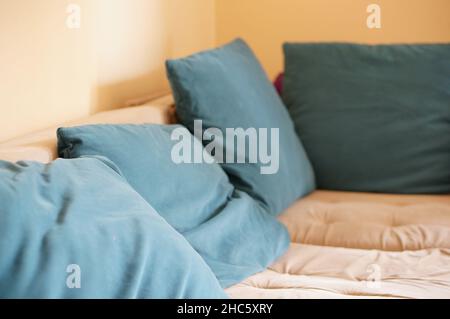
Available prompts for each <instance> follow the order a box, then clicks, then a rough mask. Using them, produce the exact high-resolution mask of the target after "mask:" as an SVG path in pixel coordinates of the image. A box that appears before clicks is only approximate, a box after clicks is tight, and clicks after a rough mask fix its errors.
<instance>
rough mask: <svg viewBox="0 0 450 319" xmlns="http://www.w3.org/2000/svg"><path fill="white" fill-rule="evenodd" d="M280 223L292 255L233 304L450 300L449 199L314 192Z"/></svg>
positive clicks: (249, 283)
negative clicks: (289, 300)
mask: <svg viewBox="0 0 450 319" xmlns="http://www.w3.org/2000/svg"><path fill="white" fill-rule="evenodd" d="M280 221H281V222H283V223H284V224H285V225H286V227H287V228H288V230H289V233H290V235H291V241H292V243H291V245H290V248H289V250H288V252H287V253H286V254H285V255H283V257H281V258H280V259H279V260H278V261H277V262H276V263H275V264H274V265H272V266H271V267H269V268H268V269H267V270H266V271H264V272H262V273H259V274H256V275H255V276H252V277H250V278H248V279H246V280H245V281H243V282H241V283H240V284H238V285H235V286H233V287H231V288H229V289H228V290H227V293H228V294H229V295H230V296H231V297H232V298H268V299H271V298H450V195H444V196H428V195H426V196H417V195H385V194H366V193H351V192H329V191H317V192H315V193H313V194H312V195H310V196H309V197H306V198H304V199H302V200H299V201H298V202H296V203H295V204H294V205H293V206H292V207H291V208H290V209H288V210H287V211H286V212H285V213H284V214H283V215H282V216H280Z"/></svg>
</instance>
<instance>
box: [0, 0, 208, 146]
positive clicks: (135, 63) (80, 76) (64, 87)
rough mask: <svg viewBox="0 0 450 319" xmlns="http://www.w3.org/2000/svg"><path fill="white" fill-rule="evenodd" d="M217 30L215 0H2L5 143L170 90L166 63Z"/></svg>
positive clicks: (0, 129)
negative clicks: (72, 16)
mask: <svg viewBox="0 0 450 319" xmlns="http://www.w3.org/2000/svg"><path fill="white" fill-rule="evenodd" d="M71 3H74V4H78V5H79V6H80V7H81V10H82V11H81V28H80V29H69V28H67V27H66V19H67V16H68V15H67V13H66V8H67V5H68V4H71ZM214 29H215V24H214V1H212V0H189V1H186V0H32V1H30V0H0V83H1V85H0V103H1V104H0V141H2V140H7V139H9V138H12V137H15V136H18V135H21V134H24V133H28V132H32V131H35V130H38V129H41V128H46V127H49V126H53V125H57V124H59V123H61V122H64V121H68V120H73V119H76V118H79V117H82V116H85V115H88V114H91V113H94V112H97V111H100V110H106V109H111V108H117V107H120V106H122V105H123V104H124V102H125V101H126V100H128V99H132V98H136V97H139V96H143V95H155V96H156V95H160V94H162V93H165V92H168V90H169V86H168V83H167V80H166V76H165V70H164V61H165V59H167V58H171V57H177V56H180V55H186V54H190V53H193V52H195V51H198V50H202V49H206V48H210V47H212V46H213V45H214V43H215V40H214V34H215V31H214Z"/></svg>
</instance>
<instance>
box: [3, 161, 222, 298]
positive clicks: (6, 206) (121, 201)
mask: <svg viewBox="0 0 450 319" xmlns="http://www.w3.org/2000/svg"><path fill="white" fill-rule="evenodd" d="M0 203H1V206H0V252H1V258H0V298H182V299H185V298H195V299H197V298H226V295H225V293H224V291H223V290H222V288H221V287H220V285H219V283H218V281H217V279H216V278H215V276H214V274H213V273H212V272H211V270H210V268H209V267H208V266H207V265H206V264H205V262H204V261H203V260H202V258H201V257H200V256H199V255H198V254H197V253H196V252H195V251H194V250H193V249H192V247H191V246H190V245H189V244H188V243H187V242H186V240H185V239H184V238H183V237H182V236H181V235H180V234H178V233H177V232H176V231H175V230H174V229H173V228H172V227H171V226H170V225H168V224H167V223H166V222H165V221H164V220H163V219H162V218H161V217H160V216H159V215H158V214H157V213H156V212H155V211H154V209H153V208H152V207H151V206H150V205H149V204H148V203H147V202H146V201H145V200H144V199H142V197H141V196H140V195H139V194H137V193H136V192H135V191H134V190H133V189H132V188H131V187H130V186H129V185H128V184H127V183H126V181H125V180H124V179H123V177H121V176H120V175H119V173H118V171H117V169H116V168H115V165H114V164H112V163H111V162H110V161H107V160H106V159H97V158H82V159H76V160H57V161H55V162H53V163H51V164H48V165H44V164H38V163H32V162H19V163H17V164H12V163H8V162H4V161H0ZM78 279H80V280H79V281H78ZM78 284H79V286H78Z"/></svg>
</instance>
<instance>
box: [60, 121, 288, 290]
mask: <svg viewBox="0 0 450 319" xmlns="http://www.w3.org/2000/svg"><path fill="white" fill-rule="evenodd" d="M180 132H181V134H182V135H184V136H186V138H187V141H189V143H190V145H191V147H192V148H191V149H189V150H188V151H189V152H190V151H191V150H192V149H198V148H199V149H200V150H201V151H204V150H203V146H202V145H201V143H200V142H199V141H198V140H197V139H194V137H193V136H192V135H191V134H190V133H189V131H188V130H187V129H186V128H184V127H182V126H180V125H173V126H165V125H93V126H83V127H75V128H61V129H59V130H58V146H59V154H60V156H63V157H66V158H76V157H80V156H83V155H97V156H105V157H107V158H109V159H110V160H112V161H113V162H114V163H115V164H116V165H117V166H118V167H119V169H120V171H121V172H122V173H123V175H124V176H125V178H126V179H127V180H128V182H129V183H130V184H131V185H132V186H133V187H134V188H135V189H136V190H137V192H138V193H140V194H141V195H142V196H143V197H144V198H145V199H146V200H147V201H148V202H149V203H150V204H151V205H152V206H153V207H155V209H156V210H157V211H158V213H160V214H161V216H163V217H164V218H165V219H166V220H167V221H168V223H169V224H171V225H172V226H173V227H174V228H175V229H176V230H178V231H179V232H181V233H182V234H183V235H184V236H185V238H186V239H187V240H188V241H189V242H190V243H191V245H192V246H193V247H194V248H195V249H196V250H197V251H198V252H199V253H200V255H201V256H202V257H203V258H204V259H205V260H206V262H207V263H208V264H209V265H210V266H211V268H212V270H213V271H214V273H215V274H216V276H217V277H218V278H219V280H220V282H221V284H222V286H224V287H228V286H230V285H232V284H235V283H238V282H239V281H241V280H243V279H245V278H246V277H248V276H250V275H252V274H254V273H257V272H259V271H261V270H263V269H264V268H265V267H267V266H268V265H270V264H271V263H272V262H273V261H274V260H275V259H276V258H278V257H279V256H280V255H281V254H282V253H284V252H285V250H286V249H287V247H288V245H289V236H288V234H287V231H286V229H285V228H284V227H283V226H282V225H281V224H280V223H279V222H278V221H277V220H276V219H275V218H274V217H273V216H272V215H271V214H269V213H268V212H267V210H266V208H265V207H264V206H263V205H261V204H260V203H259V202H257V201H254V200H253V199H252V198H251V197H249V196H248V195H247V194H245V193H243V192H241V191H239V190H235V189H234V187H233V185H232V184H231V183H230V182H229V180H228V177H227V175H226V174H225V172H224V171H223V170H222V169H221V167H220V166H219V165H218V164H216V163H212V164H207V163H201V164H190V163H181V164H177V161H174V159H173V157H172V155H173V154H172V153H173V151H174V150H176V146H177V145H179V142H180V141H178V140H175V139H172V137H173V136H175V135H176V133H180Z"/></svg>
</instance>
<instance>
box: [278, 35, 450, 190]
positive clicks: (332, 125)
mask: <svg viewBox="0 0 450 319" xmlns="http://www.w3.org/2000/svg"><path fill="white" fill-rule="evenodd" d="M284 51H285V56H286V59H285V60H286V67H285V68H286V70H285V79H284V91H283V93H284V100H285V102H286V105H287V106H288V108H289V112H290V114H291V116H292V118H293V119H294V121H295V124H296V128H297V132H298V134H299V136H300V138H301V139H302V141H303V144H304V145H305V148H306V150H307V152H308V155H309V157H310V159H311V161H312V163H313V166H314V170H315V172H316V176H317V181H318V186H319V187H320V188H325V189H334V190H346V191H365V192H383V193H411V194H419V193H436V194H439V193H450V45H448V44H447V45H445V44H443V45H379V46H369V45H356V44H339V43H338V44H336V43H335V44H286V45H285V46H284Z"/></svg>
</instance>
